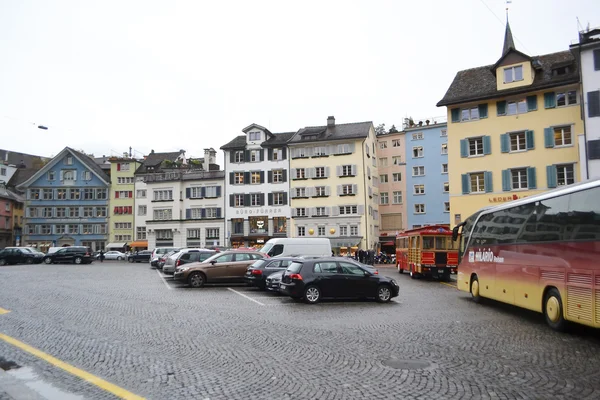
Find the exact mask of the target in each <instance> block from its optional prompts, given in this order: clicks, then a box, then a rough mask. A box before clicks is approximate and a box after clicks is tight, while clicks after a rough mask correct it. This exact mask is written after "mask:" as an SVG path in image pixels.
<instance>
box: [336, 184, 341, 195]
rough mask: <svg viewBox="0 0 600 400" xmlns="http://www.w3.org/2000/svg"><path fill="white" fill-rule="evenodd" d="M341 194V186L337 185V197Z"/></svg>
mask: <svg viewBox="0 0 600 400" xmlns="http://www.w3.org/2000/svg"><path fill="white" fill-rule="evenodd" d="M340 194H342V185H337V195H338V196H339V195H340Z"/></svg>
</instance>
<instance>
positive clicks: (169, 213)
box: [154, 208, 173, 220]
mask: <svg viewBox="0 0 600 400" xmlns="http://www.w3.org/2000/svg"><path fill="white" fill-rule="evenodd" d="M154 219H155V220H171V219H173V210H171V209H170V208H169V209H158V210H154Z"/></svg>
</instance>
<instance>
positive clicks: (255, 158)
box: [250, 150, 260, 162]
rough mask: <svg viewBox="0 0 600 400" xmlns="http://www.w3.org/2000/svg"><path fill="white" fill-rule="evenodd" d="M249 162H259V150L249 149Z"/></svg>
mask: <svg viewBox="0 0 600 400" xmlns="http://www.w3.org/2000/svg"><path fill="white" fill-rule="evenodd" d="M250 162H260V150H250Z"/></svg>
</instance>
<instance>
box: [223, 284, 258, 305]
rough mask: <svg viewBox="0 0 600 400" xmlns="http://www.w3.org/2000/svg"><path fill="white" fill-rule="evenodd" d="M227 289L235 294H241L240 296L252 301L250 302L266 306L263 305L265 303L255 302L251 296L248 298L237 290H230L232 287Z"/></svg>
mask: <svg viewBox="0 0 600 400" xmlns="http://www.w3.org/2000/svg"><path fill="white" fill-rule="evenodd" d="M227 289H229V290H231V291H232V292H233V293H236V294H239V295H240V296H242V297H245V298H247V299H248V300H250V301H253V302H255V303H256V304H260V305H261V306H264V304H263V303H261V302H260V301H258V300H254V299H253V298H252V297H250V296H246V295H245V294H244V293H240V292H238V291H237V290H235V289H232V288H230V287H228V288H227Z"/></svg>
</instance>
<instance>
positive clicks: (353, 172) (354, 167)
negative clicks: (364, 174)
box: [352, 164, 356, 176]
mask: <svg viewBox="0 0 600 400" xmlns="http://www.w3.org/2000/svg"><path fill="white" fill-rule="evenodd" d="M352 176H356V164H352Z"/></svg>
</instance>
